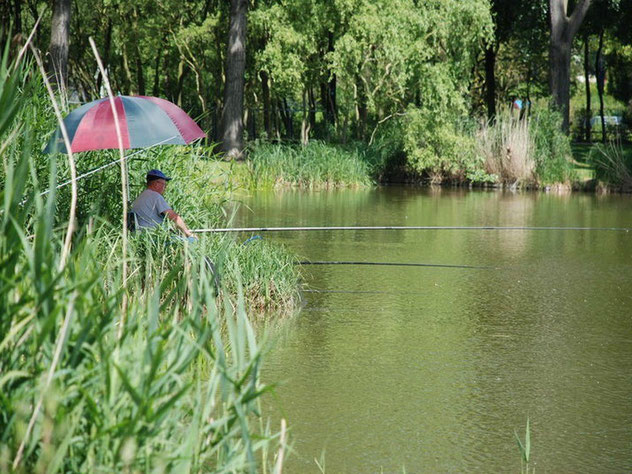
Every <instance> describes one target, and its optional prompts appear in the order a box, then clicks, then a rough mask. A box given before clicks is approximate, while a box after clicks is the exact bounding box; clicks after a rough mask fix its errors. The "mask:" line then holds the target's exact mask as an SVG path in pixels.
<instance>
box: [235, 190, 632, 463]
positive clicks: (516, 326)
mask: <svg viewBox="0 0 632 474" xmlns="http://www.w3.org/2000/svg"><path fill="white" fill-rule="evenodd" d="M247 203H248V205H249V206H250V208H251V211H248V210H245V209H242V210H241V211H240V214H239V219H240V222H239V223H238V225H240V226H241V225H243V226H341V225H345V226H350V225H364V226H371V225H411V226H413V225H450V226H480V225H498V226H586V227H629V226H630V225H631V224H632V212H631V211H630V206H629V198H628V197H621V196H608V197H594V196H590V195H576V194H573V195H570V196H569V195H551V194H543V193H502V192H494V191H472V192H469V191H463V190H449V189H440V190H433V189H428V190H419V189H414V188H382V189H375V190H347V191H336V192H314V193H303V192H286V193H282V194H274V193H268V194H262V195H257V196H254V197H253V198H252V199H250V200H248V201H247ZM265 238H267V239H271V240H274V241H276V242H280V243H283V244H285V245H287V246H288V247H290V248H291V249H292V250H293V251H295V252H297V253H298V254H300V255H301V256H303V257H304V258H306V259H310V260H360V261H383V262H423V263H443V264H463V265H489V266H491V267H493V268H491V269H448V268H416V267H362V266H357V267H354V266H340V267H330V266H323V267H305V269H304V270H305V278H306V283H307V285H308V286H309V287H310V288H317V289H322V290H333V291H336V292H331V293H329V292H326V293H318V292H314V293H306V294H305V298H306V306H305V308H304V310H303V312H302V313H301V314H299V315H298V316H297V317H296V318H295V319H293V320H291V321H289V322H287V324H286V325H285V326H284V327H283V329H282V330H280V332H281V333H282V334H283V336H282V337H279V338H278V340H277V344H276V345H275V347H274V349H273V351H272V353H271V354H270V357H269V358H268V362H267V366H266V368H265V376H266V378H267V379H269V380H271V381H277V380H281V381H283V383H282V385H281V386H280V387H279V389H278V391H277V392H278V401H274V400H271V401H270V404H271V406H270V407H268V408H269V412H270V410H272V413H273V414H274V417H280V416H285V417H287V418H288V421H289V423H290V426H291V427H292V436H293V440H294V447H295V450H296V454H295V455H294V456H292V457H291V458H290V459H289V461H288V470H289V472H318V470H317V466H316V464H315V463H314V461H313V459H314V458H319V457H320V455H321V452H322V450H323V449H325V450H326V465H327V469H328V470H329V471H331V472H375V471H379V470H380V469H382V468H383V469H384V470H385V471H387V472H393V471H401V468H402V466H405V467H406V469H407V471H408V472H420V471H424V472H435V471H440V472H444V471H468V470H475V469H476V470H482V471H493V472H496V471H508V470H511V471H517V470H518V469H519V466H520V460H519V454H518V451H517V448H516V446H515V440H514V438H513V432H514V430H517V431H519V432H520V433H522V432H523V431H524V425H525V422H526V418H527V417H529V419H530V420H531V428H532V445H533V454H532V456H533V460H534V462H535V465H536V468H537V469H538V470H545V471H552V472H580V471H581V472H601V471H602V470H603V469H604V466H607V469H608V470H613V471H629V470H630V469H632V458H631V456H630V449H629V448H630V445H631V444H632V424H631V423H630V422H631V421H632V403H631V402H630V396H631V395H632V378H631V377H630V375H629V374H630V373H631V369H632V332H631V327H630V326H631V324H630V315H631V314H632V312H631V311H630V306H631V305H632V297H631V296H630V295H631V294H632V292H631V290H632V273H631V272H630V264H631V259H630V257H631V255H632V234H626V233H615V232H566V231H564V232H563V231H559V232H544V231H533V232H525V231H374V232H368V231H352V232H293V233H276V234H266V235H265Z"/></svg>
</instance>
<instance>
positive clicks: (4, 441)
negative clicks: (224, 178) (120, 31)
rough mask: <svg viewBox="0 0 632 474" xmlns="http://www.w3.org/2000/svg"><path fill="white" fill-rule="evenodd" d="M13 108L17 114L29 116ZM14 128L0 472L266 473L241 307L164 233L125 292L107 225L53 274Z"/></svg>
mask: <svg viewBox="0 0 632 474" xmlns="http://www.w3.org/2000/svg"><path fill="white" fill-rule="evenodd" d="M0 83H2V84H3V85H6V84H7V81H6V75H5V76H2V75H0ZM8 87H15V85H11V84H9V86H8ZM14 97H15V101H16V106H17V109H16V110H19V109H20V108H22V107H26V106H27V105H28V97H24V96H20V95H14ZM18 116H19V114H18V113H12V114H6V115H5V117H6V124H7V126H6V127H5V131H6V130H11V129H13V127H16V126H18V127H19V126H22V127H23V128H21V130H22V131H23V133H24V134H25V137H26V138H25V139H24V141H23V143H22V146H21V147H20V149H19V150H18V147H12V146H11V144H12V142H13V141H14V139H15V138H14V135H11V133H10V132H9V135H8V136H7V135H6V134H4V135H2V134H0V138H1V139H2V140H3V143H7V144H8V146H9V148H10V150H12V151H11V153H8V154H7V155H5V159H4V161H3V170H2V171H3V173H2V174H3V176H4V180H3V187H2V189H1V191H0V202H2V212H1V214H0V259H1V262H2V264H1V265H0V280H1V281H2V285H1V286H0V307H2V318H0V374H1V375H0V471H2V472H9V471H14V472H43V471H46V472H104V471H108V472H120V471H152V472H154V471H155V472H165V471H169V472H171V471H174V472H200V471H204V472H238V471H239V472H242V471H250V472H256V471H257V470H258V468H259V467H260V466H261V467H264V466H267V465H268V464H271V460H270V459H268V458H267V454H266V453H269V452H270V450H271V449H274V448H275V442H274V441H273V440H274V436H273V434H272V433H270V432H269V431H268V430H262V429H258V428H256V426H257V425H258V423H254V422H255V421H256V420H257V419H258V418H260V416H261V414H260V407H259V399H260V397H261V396H262V395H263V394H264V393H266V392H267V391H268V390H270V387H269V386H267V385H264V384H263V383H262V382H261V381H260V379H259V369H260V366H261V363H262V355H263V352H262V348H261V346H260V345H259V344H258V342H257V341H256V339H255V336H254V331H253V328H252V326H251V324H250V322H249V320H248V317H247V315H246V311H245V307H244V302H243V298H241V297H239V296H238V298H237V299H236V301H232V302H231V300H230V299H229V298H227V297H225V298H223V299H222V300H220V301H221V302H223V307H220V306H219V305H218V300H216V299H215V297H214V293H215V291H214V286H215V282H214V275H213V274H212V273H211V271H210V268H209V265H208V264H207V262H206V261H205V259H203V258H200V255H199V254H196V252H195V251H192V249H189V248H188V246H187V245H186V244H180V242H179V241H177V240H173V237H172V236H167V234H162V236H163V237H165V238H164V239H163V241H162V242H158V241H154V242H151V245H153V247H152V246H145V248H144V249H143V252H144V253H143V254H142V257H143V258H142V260H141V259H138V260H133V262H132V267H134V266H137V268H139V267H141V266H143V265H147V264H148V262H152V263H153V264H154V265H151V266H147V267H146V268H151V270H152V271H151V272H147V271H145V272H141V271H133V272H132V273H131V274H130V275H129V278H128V279H127V280H126V281H122V280H121V272H120V268H121V263H122V262H121V258H120V257H119V255H120V254H121V249H120V245H121V244H120V240H119V238H118V237H119V235H118V232H116V231H113V230H112V229H111V227H110V226H97V228H96V229H95V230H93V231H88V232H87V233H86V234H85V235H84V236H83V237H82V238H80V239H77V240H76V241H75V243H74V246H73V250H72V252H71V255H70V256H69V258H68V260H67V261H66V263H65V265H60V247H61V245H62V239H61V237H60V236H58V235H57V234H56V233H55V231H54V229H53V227H54V224H55V200H56V198H57V196H56V193H55V192H54V187H55V175H56V172H55V160H54V159H53V160H50V161H49V163H50V166H51V169H50V173H49V176H50V177H51V179H50V183H49V186H48V187H49V189H50V190H51V192H50V193H49V194H48V195H47V196H46V198H45V199H42V197H41V196H40V195H39V193H38V191H39V189H38V186H36V185H33V184H31V185H30V186H27V183H28V181H29V174H30V175H34V174H35V172H36V166H35V165H34V160H33V157H32V155H31V153H30V147H29V145H30V143H31V142H30V140H29V137H30V136H32V135H31V132H30V130H29V127H28V124H27V123H23V124H19V123H16V122H15V120H16V117H18ZM27 229H30V231H29V232H31V235H27V233H26V230H27ZM146 235H147V236H149V234H146ZM154 236H155V237H156V238H158V239H159V238H160V237H161V234H160V233H159V232H158V233H156V234H154ZM167 244H169V245H167ZM136 250H137V251H138V250H139V249H138V248H137V249H136ZM134 257H136V258H138V257H141V254H140V253H133V254H132V258H134ZM214 257H215V258H216V259H218V260H220V259H221V258H222V257H221V255H215V256H214ZM234 272H235V274H236V275H237V276H236V279H237V280H239V278H240V276H239V270H238V266H236V267H235V269H234ZM269 276H270V271H268V273H267V274H266V275H265V277H266V278H268V277H269ZM235 286H236V288H237V294H238V295H241V294H242V293H241V290H240V287H239V284H238V283H237V284H236V285H235Z"/></svg>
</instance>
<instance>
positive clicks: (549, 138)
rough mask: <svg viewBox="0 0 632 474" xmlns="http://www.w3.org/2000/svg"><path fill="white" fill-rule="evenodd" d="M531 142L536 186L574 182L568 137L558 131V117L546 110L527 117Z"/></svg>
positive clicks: (559, 118)
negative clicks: (532, 144)
mask: <svg viewBox="0 0 632 474" xmlns="http://www.w3.org/2000/svg"><path fill="white" fill-rule="evenodd" d="M529 122H530V127H529V129H530V132H529V133H530V135H531V137H532V139H533V143H534V153H533V154H534V159H535V165H536V175H537V177H538V182H539V183H540V184H553V183H565V182H569V181H571V180H573V179H575V172H574V169H573V164H572V162H571V157H572V153H571V143H570V138H569V137H568V136H567V135H565V134H564V132H562V126H561V125H562V116H561V115H560V113H559V112H557V111H555V110H553V109H551V108H548V109H542V110H540V111H538V112H537V113H536V114H535V115H534V116H532V117H530V118H529Z"/></svg>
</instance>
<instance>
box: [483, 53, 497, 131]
mask: <svg viewBox="0 0 632 474" xmlns="http://www.w3.org/2000/svg"><path fill="white" fill-rule="evenodd" d="M495 70H496V50H495V49H494V45H493V44H490V45H488V46H487V48H486V49H485V102H486V103H487V119H488V120H490V121H491V120H494V118H495V117H496V71H495Z"/></svg>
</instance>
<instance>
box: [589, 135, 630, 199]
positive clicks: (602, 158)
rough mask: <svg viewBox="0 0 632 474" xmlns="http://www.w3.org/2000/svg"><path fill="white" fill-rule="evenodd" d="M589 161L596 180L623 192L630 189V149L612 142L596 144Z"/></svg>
mask: <svg viewBox="0 0 632 474" xmlns="http://www.w3.org/2000/svg"><path fill="white" fill-rule="evenodd" d="M589 161H590V163H591V164H592V165H593V166H594V167H595V177H596V178H597V179H599V180H601V181H603V182H605V183H606V184H609V185H612V186H616V187H619V188H621V189H623V190H625V191H630V190H631V189H632V148H630V147H627V148H624V147H623V145H622V144H621V143H620V142H614V141H612V142H609V143H607V144H606V145H602V144H597V145H595V148H593V149H592V150H591V151H590V154H589Z"/></svg>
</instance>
